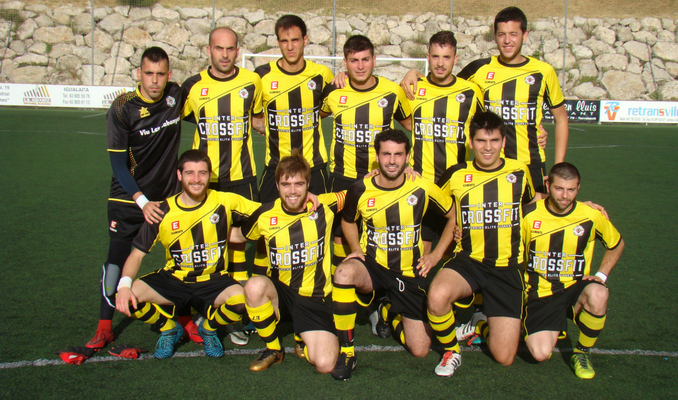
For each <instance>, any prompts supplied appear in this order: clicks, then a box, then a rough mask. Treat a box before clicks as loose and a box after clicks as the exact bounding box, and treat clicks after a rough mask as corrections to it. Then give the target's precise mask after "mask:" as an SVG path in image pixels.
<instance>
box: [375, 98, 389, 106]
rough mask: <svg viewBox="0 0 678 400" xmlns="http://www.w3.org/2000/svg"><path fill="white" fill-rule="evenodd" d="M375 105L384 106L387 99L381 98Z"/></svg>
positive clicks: (386, 103)
mask: <svg viewBox="0 0 678 400" xmlns="http://www.w3.org/2000/svg"><path fill="white" fill-rule="evenodd" d="M377 105H378V106H379V107H381V108H386V106H387V105H388V100H386V99H381V100H379V101H378V102H377Z"/></svg>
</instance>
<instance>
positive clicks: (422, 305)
mask: <svg viewBox="0 0 678 400" xmlns="http://www.w3.org/2000/svg"><path fill="white" fill-rule="evenodd" d="M355 260H356V261H360V262H361V263H362V264H363V265H364V266H365V268H367V272H368V273H369V274H370V279H372V288H373V289H374V291H377V290H379V289H383V290H384V291H385V292H386V293H387V294H388V298H389V300H390V301H391V312H393V313H396V314H400V315H402V316H403V317H406V318H409V319H413V320H417V321H424V322H426V321H428V317H427V314H426V291H427V290H428V282H427V281H426V278H423V277H417V278H410V277H407V276H402V275H400V274H399V273H398V272H394V271H391V270H389V269H386V268H384V267H382V266H380V265H379V264H377V263H376V261H374V259H372V258H370V257H368V256H365V261H362V260H361V259H359V258H356V259H355ZM361 297H363V296H361ZM372 297H374V296H372Z"/></svg>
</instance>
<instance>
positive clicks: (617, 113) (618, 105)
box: [600, 100, 678, 124]
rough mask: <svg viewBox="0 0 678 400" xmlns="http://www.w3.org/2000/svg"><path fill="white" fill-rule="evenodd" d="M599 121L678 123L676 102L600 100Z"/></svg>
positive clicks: (677, 104) (677, 103)
mask: <svg viewBox="0 0 678 400" xmlns="http://www.w3.org/2000/svg"><path fill="white" fill-rule="evenodd" d="M600 122H622V123H629V122H641V123H650V124H678V102H675V101H621V100H601V101H600Z"/></svg>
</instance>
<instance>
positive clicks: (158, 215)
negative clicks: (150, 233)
mask: <svg viewBox="0 0 678 400" xmlns="http://www.w3.org/2000/svg"><path fill="white" fill-rule="evenodd" d="M142 211H143V212H144V219H145V220H146V222H148V223H149V224H151V225H153V224H154V223H155V224H159V223H160V221H162V216H163V215H165V213H164V212H162V210H161V209H160V202H158V201H149V202H148V203H146V205H144V209H143V210H142Z"/></svg>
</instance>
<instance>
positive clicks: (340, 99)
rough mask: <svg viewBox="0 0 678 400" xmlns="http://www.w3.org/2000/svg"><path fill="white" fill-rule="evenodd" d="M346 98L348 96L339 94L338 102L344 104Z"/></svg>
mask: <svg viewBox="0 0 678 400" xmlns="http://www.w3.org/2000/svg"><path fill="white" fill-rule="evenodd" d="M346 100H348V96H340V97H339V104H346Z"/></svg>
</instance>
